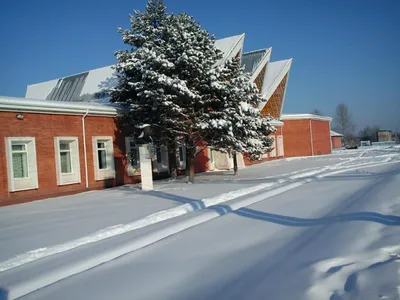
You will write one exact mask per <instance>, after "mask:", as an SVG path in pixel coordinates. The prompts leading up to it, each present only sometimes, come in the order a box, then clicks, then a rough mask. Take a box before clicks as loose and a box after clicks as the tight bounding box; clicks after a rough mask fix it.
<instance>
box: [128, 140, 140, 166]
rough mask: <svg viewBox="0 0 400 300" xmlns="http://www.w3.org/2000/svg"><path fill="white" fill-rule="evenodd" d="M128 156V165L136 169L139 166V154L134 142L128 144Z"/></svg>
mask: <svg viewBox="0 0 400 300" xmlns="http://www.w3.org/2000/svg"><path fill="white" fill-rule="evenodd" d="M129 155H130V157H129V158H130V159H129V161H130V164H131V166H132V167H137V166H139V165H140V154H139V147H137V146H136V144H135V142H129Z"/></svg>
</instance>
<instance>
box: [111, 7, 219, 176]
mask: <svg viewBox="0 0 400 300" xmlns="http://www.w3.org/2000/svg"><path fill="white" fill-rule="evenodd" d="M130 21H131V29H128V30H122V29H120V30H119V31H120V32H121V34H122V38H123V41H124V43H125V44H127V45H129V46H131V49H129V50H125V51H118V52H117V53H116V57H117V60H118V63H117V65H116V70H117V73H118V81H119V84H118V86H117V87H115V88H113V89H111V90H110V94H111V101H113V102H116V103H119V104H120V105H122V106H124V107H126V108H127V109H128V110H127V112H126V113H125V114H124V116H123V117H122V119H121V120H122V122H123V123H125V124H131V125H142V124H149V125H151V126H152V128H153V130H154V133H155V135H156V138H157V139H158V140H160V142H162V143H165V144H167V145H168V148H169V149H170V151H171V152H175V143H176V142H177V141H183V142H184V143H185V145H186V149H187V157H188V161H189V164H187V167H188V168H189V169H190V172H189V173H190V177H189V180H190V181H191V182H193V180H194V165H195V155H196V147H197V145H198V144H199V143H200V142H201V141H203V140H207V138H209V137H208V135H209V132H205V133H206V135H207V136H205V135H204V134H203V126H202V125H203V124H204V120H206V119H207V118H208V110H209V107H210V106H212V104H213V103H216V102H218V100H219V99H217V98H216V97H215V93H214V90H213V85H214V84H215V83H216V82H218V79H217V76H215V69H214V66H215V65H216V63H217V61H218V60H219V59H220V58H221V57H222V55H221V52H220V51H219V50H217V49H216V48H215V45H214V44H215V41H214V37H212V36H210V35H209V33H208V32H207V31H206V30H203V29H201V27H200V25H199V24H198V23H197V22H195V21H194V19H193V18H192V17H190V16H188V15H187V14H184V13H182V14H179V15H173V14H167V13H166V8H165V5H164V3H163V1H162V0H150V1H149V2H148V4H147V6H146V11H145V12H144V13H141V12H138V11H135V12H134V15H133V16H131V17H130ZM174 162H175V159H174V158H173V159H170V163H174Z"/></svg>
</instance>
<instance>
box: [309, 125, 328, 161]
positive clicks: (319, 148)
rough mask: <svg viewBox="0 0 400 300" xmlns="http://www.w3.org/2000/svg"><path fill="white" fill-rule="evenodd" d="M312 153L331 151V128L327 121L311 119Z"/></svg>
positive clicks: (318, 153)
mask: <svg viewBox="0 0 400 300" xmlns="http://www.w3.org/2000/svg"><path fill="white" fill-rule="evenodd" d="M311 122H312V135H313V148H314V155H322V154H329V153H331V129H330V124H329V122H328V121H321V120H312V121H311Z"/></svg>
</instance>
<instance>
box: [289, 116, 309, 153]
mask: <svg viewBox="0 0 400 300" xmlns="http://www.w3.org/2000/svg"><path fill="white" fill-rule="evenodd" d="M283 123H284V125H283V145H284V149H285V157H293V156H307V155H311V153H312V151H311V141H310V120H285V121H283Z"/></svg>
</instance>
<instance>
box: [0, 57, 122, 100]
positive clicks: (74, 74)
mask: <svg viewBox="0 0 400 300" xmlns="http://www.w3.org/2000/svg"><path fill="white" fill-rule="evenodd" d="M115 65H116V64H113V65H107V66H104V67H98V68H95V69H91V70H86V71H82V72H78V73H73V74H68V75H66V76H63V77H58V78H54V79H50V80H45V81H40V82H35V83H29V84H27V85H26V86H27V87H28V86H34V85H38V84H42V83H45V82H49V81H53V80H60V79H64V78H66V77H71V76H76V75H80V74H83V73H88V72H92V71H95V70H98V69H103V68H107V67H113V66H115ZM0 97H1V96H0Z"/></svg>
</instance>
